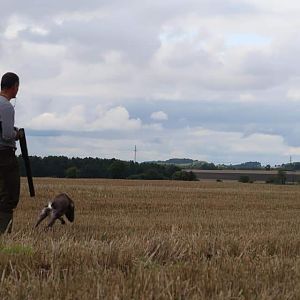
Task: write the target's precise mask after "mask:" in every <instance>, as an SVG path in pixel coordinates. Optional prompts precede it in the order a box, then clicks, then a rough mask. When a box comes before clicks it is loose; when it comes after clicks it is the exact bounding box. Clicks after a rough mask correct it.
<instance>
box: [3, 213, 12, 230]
mask: <svg viewBox="0 0 300 300" xmlns="http://www.w3.org/2000/svg"><path fill="white" fill-rule="evenodd" d="M12 222H13V213H8V212H0V234H3V233H11V230H12Z"/></svg>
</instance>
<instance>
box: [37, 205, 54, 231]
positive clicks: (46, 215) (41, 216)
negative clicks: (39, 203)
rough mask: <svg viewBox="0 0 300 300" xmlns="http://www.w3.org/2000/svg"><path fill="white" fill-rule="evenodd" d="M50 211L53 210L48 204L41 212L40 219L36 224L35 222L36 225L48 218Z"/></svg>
mask: <svg viewBox="0 0 300 300" xmlns="http://www.w3.org/2000/svg"><path fill="white" fill-rule="evenodd" d="M50 211H51V209H50V208H49V207H48V206H46V207H45V208H44V209H43V210H42V212H41V214H40V216H39V219H38V221H37V222H36V224H35V227H38V226H39V224H40V223H41V222H42V221H43V220H44V219H45V218H47V217H48V216H49V213H50Z"/></svg>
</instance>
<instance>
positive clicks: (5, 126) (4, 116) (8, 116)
mask: <svg viewBox="0 0 300 300" xmlns="http://www.w3.org/2000/svg"><path fill="white" fill-rule="evenodd" d="M1 120H2V122H1V126H2V138H3V139H4V140H6V141H15V140H16V137H17V132H16V130H15V128H14V122H15V112H14V108H13V107H12V106H11V107H10V106H7V107H5V108H4V109H2V113H1Z"/></svg>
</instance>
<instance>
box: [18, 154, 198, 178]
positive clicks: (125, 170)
mask: <svg viewBox="0 0 300 300" xmlns="http://www.w3.org/2000/svg"><path fill="white" fill-rule="evenodd" d="M18 160H19V165H20V172H21V176H26V172H25V166H24V163H23V159H22V157H21V156H19V157H18ZM30 163H31V170H32V175H33V176H34V177H58V178H113V179H148V180H155V179H157V180H162V179H173V180H188V181H191V180H196V175H195V174H194V173H193V172H186V171H183V170H181V168H179V167H177V166H175V165H159V164H155V163H137V162H133V161H122V160H118V159H115V158H112V159H101V158H92V157H86V158H78V157H76V158H74V157H73V158H68V157H66V156H47V157H39V156H30Z"/></svg>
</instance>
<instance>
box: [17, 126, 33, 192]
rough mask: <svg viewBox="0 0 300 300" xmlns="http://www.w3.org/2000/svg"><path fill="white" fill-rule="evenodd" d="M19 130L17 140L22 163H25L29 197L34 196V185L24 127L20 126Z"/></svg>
mask: <svg viewBox="0 0 300 300" xmlns="http://www.w3.org/2000/svg"><path fill="white" fill-rule="evenodd" d="M19 131H20V132H21V133H22V134H21V138H20V140H19V142H20V148H21V153H22V157H23V160H24V164H25V170H26V176H27V181H28V187H29V193H30V196H31V197H34V196H35V190H34V185H33V180H32V173H31V166H30V161H29V156H28V149H27V142H26V135H25V130H24V128H20V129H19Z"/></svg>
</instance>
